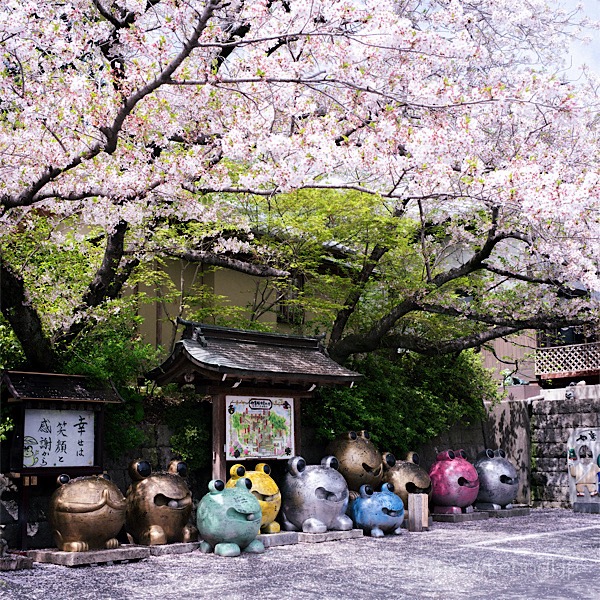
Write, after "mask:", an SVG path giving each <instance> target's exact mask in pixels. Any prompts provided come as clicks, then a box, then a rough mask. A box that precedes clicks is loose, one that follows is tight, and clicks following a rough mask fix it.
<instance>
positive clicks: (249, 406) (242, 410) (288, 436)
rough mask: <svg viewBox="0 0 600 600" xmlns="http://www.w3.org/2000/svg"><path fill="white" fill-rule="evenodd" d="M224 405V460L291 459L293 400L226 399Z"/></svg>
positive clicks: (293, 445)
mask: <svg viewBox="0 0 600 600" xmlns="http://www.w3.org/2000/svg"><path fill="white" fill-rule="evenodd" d="M225 404H226V406H227V410H226V417H225V419H226V439H225V448H226V453H225V454H226V460H235V461H239V460H246V459H257V458H258V459H288V458H290V457H291V456H294V454H295V442H294V399H293V398H274V397H262V396H261V397H259V396H226V398H225Z"/></svg>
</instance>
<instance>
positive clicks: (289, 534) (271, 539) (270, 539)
mask: <svg viewBox="0 0 600 600" xmlns="http://www.w3.org/2000/svg"><path fill="white" fill-rule="evenodd" d="M309 535H310V534H309ZM256 539H257V540H260V541H261V542H262V543H263V545H264V547H265V548H271V547H272V546H288V545H290V544H297V543H298V541H299V540H298V532H297V531H281V532H279V533H261V534H259V535H257V536H256Z"/></svg>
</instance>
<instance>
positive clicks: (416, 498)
mask: <svg viewBox="0 0 600 600" xmlns="http://www.w3.org/2000/svg"><path fill="white" fill-rule="evenodd" d="M428 500H429V496H428V495H427V494H409V495H408V531H423V529H427V528H428V527H429V509H428V507H427V504H428Z"/></svg>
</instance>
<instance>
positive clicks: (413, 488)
mask: <svg viewBox="0 0 600 600" xmlns="http://www.w3.org/2000/svg"><path fill="white" fill-rule="evenodd" d="M405 487H406V491H407V492H408V493H409V494H429V493H430V492H431V484H429V485H428V486H427V487H419V486H418V485H417V484H416V483H415V482H414V481H409V482H408V483H407V484H406V486H405Z"/></svg>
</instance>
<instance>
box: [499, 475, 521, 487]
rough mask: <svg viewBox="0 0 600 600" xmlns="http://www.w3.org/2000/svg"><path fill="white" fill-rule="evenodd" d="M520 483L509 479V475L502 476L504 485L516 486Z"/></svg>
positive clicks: (501, 480)
mask: <svg viewBox="0 0 600 600" xmlns="http://www.w3.org/2000/svg"><path fill="white" fill-rule="evenodd" d="M517 482H518V480H517V479H513V478H512V477H509V476H508V475H500V483H504V484H506V485H514V484H516V483H517Z"/></svg>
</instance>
